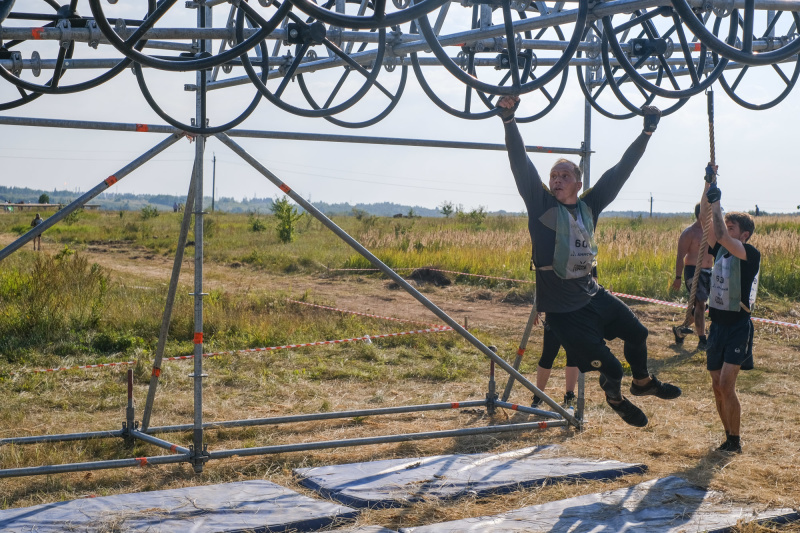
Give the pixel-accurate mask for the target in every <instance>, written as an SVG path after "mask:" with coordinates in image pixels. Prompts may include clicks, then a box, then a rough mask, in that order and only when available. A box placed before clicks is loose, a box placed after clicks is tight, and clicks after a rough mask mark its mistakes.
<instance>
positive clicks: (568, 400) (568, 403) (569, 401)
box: [564, 391, 575, 408]
mask: <svg viewBox="0 0 800 533" xmlns="http://www.w3.org/2000/svg"><path fill="white" fill-rule="evenodd" d="M564 407H565V408H566V407H575V393H574V392H572V391H568V392H567V393H566V394H564Z"/></svg>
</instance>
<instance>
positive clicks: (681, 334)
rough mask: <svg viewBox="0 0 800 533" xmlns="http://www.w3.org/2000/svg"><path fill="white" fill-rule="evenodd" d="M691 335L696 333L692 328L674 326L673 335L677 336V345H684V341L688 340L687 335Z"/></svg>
mask: <svg viewBox="0 0 800 533" xmlns="http://www.w3.org/2000/svg"><path fill="white" fill-rule="evenodd" d="M691 333H694V331H692V328H688V327H686V326H672V334H673V335H675V344H683V339H685V338H686V335H689V334H691Z"/></svg>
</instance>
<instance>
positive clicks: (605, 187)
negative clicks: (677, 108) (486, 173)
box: [505, 121, 650, 313]
mask: <svg viewBox="0 0 800 533" xmlns="http://www.w3.org/2000/svg"><path fill="white" fill-rule="evenodd" d="M505 130H506V148H507V149H508V159H509V162H510V163H511V172H512V173H513V174H514V180H515V181H516V182H517V190H518V191H519V194H520V196H522V199H523V200H524V201H525V207H526V208H527V210H528V231H529V232H530V234H531V243H532V245H533V253H532V257H531V259H532V261H533V264H534V266H535V267H537V268H536V307H537V310H538V311H542V312H553V313H566V312H569V311H575V310H576V309H580V308H581V307H583V306H584V305H586V304H587V303H589V300H590V299H591V297H592V296H594V295H595V294H596V293H597V291H598V285H597V282H595V281H594V279H593V278H592V276H591V275H586V276H584V277H581V278H576V279H561V278H559V277H558V276H557V275H556V273H555V272H554V271H553V270H540V269H541V268H542V267H547V266H550V265H552V264H553V254H554V252H555V246H556V231H555V229H556V215H557V212H558V204H559V202H558V200H556V198H555V196H553V195H552V193H551V192H550V189H549V188H547V186H545V185H544V183H542V179H541V178H540V177H539V173H538V172H537V170H536V167H534V166H533V163H532V162H531V160H530V158H528V155H527V153H526V152H525V143H524V142H523V141H522V137H521V136H520V133H519V128H517V124H516V122H514V121H512V122H510V123H508V124H505ZM649 140H650V136H649V135H645V134H644V133H642V134H641V135H639V136H638V137H637V138H636V139H635V140H634V141H633V143H632V144H631V145H630V146H629V147H628V149H627V150H626V151H625V153H624V154H623V155H622V158H621V159H620V161H619V163H617V164H616V165H614V166H613V167H611V168H610V169H608V170H607V171H606V172H605V173H604V174H603V176H602V177H601V178H600V179H599V180H597V183H596V185H595V186H594V187H592V188H591V189H589V190H588V191H586V192H585V193H583V195H582V196H581V200H583V202H584V203H585V204H586V205H587V206H588V207H589V209H590V210H591V213H592V219H593V223H594V225H595V226H596V225H597V219H598V217H599V216H600V212H601V211H602V210H603V209H605V208H606V207H607V206H608V205H609V204H610V203H611V202H613V201H614V198H616V197H617V194H619V191H620V189H621V188H622V186H623V185H624V184H625V182H626V181H627V180H628V177H630V175H631V173H632V172H633V169H634V167H636V164H637V163H638V162H639V159H641V157H642V155H643V154H644V151H645V148H647V141H649ZM563 205H564V207H566V208H567V209H568V210H569V211H570V213H572V215H573V216H575V209H576V205H575V204H573V205H567V204H563Z"/></svg>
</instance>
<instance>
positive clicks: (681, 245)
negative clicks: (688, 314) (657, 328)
mask: <svg viewBox="0 0 800 533" xmlns="http://www.w3.org/2000/svg"><path fill="white" fill-rule="evenodd" d="M694 218H695V220H694V224H692V225H691V226H689V227H687V228H686V229H685V230H683V232H682V233H681V236H680V238H679V239H678V255H677V257H676V258H675V281H673V282H672V290H673V291H677V290H679V289H680V288H681V275H682V276H683V280H684V283H685V284H686V290H687V291H689V294H691V293H692V281H693V280H694V272H695V269H696V268H697V254H698V252H699V251H700V243H702V242H703V225H702V224H701V222H700V220H701V219H700V204H697V205H696V206H694ZM703 220H705V219H703ZM713 263H714V259H713V258H712V257H711V256H710V255H708V254H706V255H704V256H703V266H702V268H701V269H700V274H699V277H698V279H697V292H696V293H695V299H694V327H695V331H696V332H697V336H698V337H699V338H700V340H699V341H698V343H697V349H698V350H705V349H706V344H707V338H706V301H707V300H708V289H709V288H710V286H711V265H712V264H713ZM690 333H693V332H692V329H691V328H688V327H686V326H673V327H672V334H673V335H674V336H675V344H683V340H684V339H685V338H686V335H688V334H690Z"/></svg>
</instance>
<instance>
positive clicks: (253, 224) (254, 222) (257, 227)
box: [247, 213, 267, 232]
mask: <svg viewBox="0 0 800 533" xmlns="http://www.w3.org/2000/svg"><path fill="white" fill-rule="evenodd" d="M247 227H248V229H249V230H250V231H255V232H260V231H264V230H266V229H267V225H266V224H265V223H264V221H263V220H261V219H260V218H259V217H258V216H256V214H255V213H250V214H249V215H248V216H247Z"/></svg>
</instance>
